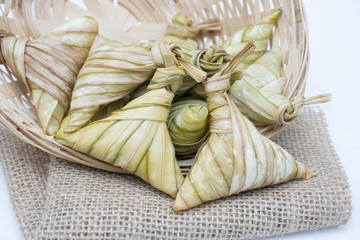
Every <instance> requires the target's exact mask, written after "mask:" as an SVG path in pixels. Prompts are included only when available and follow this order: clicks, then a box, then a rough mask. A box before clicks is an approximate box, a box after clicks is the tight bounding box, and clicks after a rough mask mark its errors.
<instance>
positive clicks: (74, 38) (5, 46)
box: [1, 17, 98, 135]
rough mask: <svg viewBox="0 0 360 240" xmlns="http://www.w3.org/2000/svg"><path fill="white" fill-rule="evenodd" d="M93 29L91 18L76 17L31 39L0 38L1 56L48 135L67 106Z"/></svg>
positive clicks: (95, 25)
mask: <svg viewBox="0 0 360 240" xmlns="http://www.w3.org/2000/svg"><path fill="white" fill-rule="evenodd" d="M97 33H98V25H97V22H96V21H95V20H94V19H93V18H90V17H79V18H74V19H71V20H69V21H68V22H66V23H64V24H63V25H61V26H59V27H57V28H55V29H54V30H53V31H51V32H49V33H48V34H45V35H44V36H42V37H40V38H38V39H35V40H28V39H24V38H17V37H14V36H10V35H8V36H7V37H2V38H1V54H2V60H3V61H4V62H5V63H6V64H7V65H8V66H9V67H10V69H11V70H12V72H13V74H14V75H15V77H17V78H18V79H21V80H22V81H23V82H24V83H25V85H26V87H27V89H28V91H29V92H30V94H31V96H32V98H33V101H34V104H35V108H36V111H37V113H38V116H39V119H40V123H41V125H42V127H43V129H44V130H45V132H46V134H48V135H55V134H56V132H57V130H58V129H59V126H60V123H61V121H62V119H63V117H64V115H65V113H66V112H67V111H68V109H69V106H70V99H71V93H72V89H73V87H74V84H75V80H76V76H77V75H78V73H79V71H80V68H81V67H82V65H83V63H84V61H85V59H86V57H87V55H88V52H89V50H90V48H91V46H92V44H93V41H94V39H95V37H96V35H97Z"/></svg>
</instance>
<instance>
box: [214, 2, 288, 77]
mask: <svg viewBox="0 0 360 240" xmlns="http://www.w3.org/2000/svg"><path fill="white" fill-rule="evenodd" d="M280 16H281V9H278V10H275V11H273V12H271V13H270V14H268V15H266V16H265V17H263V18H262V19H261V20H260V21H259V22H257V23H256V24H254V25H249V26H247V27H245V28H243V29H241V30H240V31H238V32H236V33H235V34H233V35H232V36H231V37H230V38H229V39H227V40H226V41H225V42H223V43H222V45H221V46H222V47H223V48H224V49H225V51H226V52H228V53H230V54H232V55H235V54H236V53H238V52H239V51H240V50H241V49H242V48H243V47H244V46H245V45H246V44H247V43H248V42H249V41H254V42H255V45H256V49H255V51H253V52H252V53H251V54H250V55H249V56H248V57H247V58H246V59H245V60H244V61H243V62H242V63H240V64H239V66H238V70H244V69H246V68H247V67H248V66H249V65H250V64H252V63H253V62H255V61H256V60H257V59H258V58H259V57H261V56H262V55H263V54H264V53H265V52H266V49H267V46H268V43H269V39H270V36H271V33H272V30H273V28H274V25H275V23H276V21H277V19H278V18H279V17H280Z"/></svg>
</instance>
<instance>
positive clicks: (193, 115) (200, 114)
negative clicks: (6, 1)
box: [167, 99, 209, 155]
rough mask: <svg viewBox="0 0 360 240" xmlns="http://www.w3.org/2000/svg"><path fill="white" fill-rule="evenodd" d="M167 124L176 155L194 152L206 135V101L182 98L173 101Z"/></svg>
mask: <svg viewBox="0 0 360 240" xmlns="http://www.w3.org/2000/svg"><path fill="white" fill-rule="evenodd" d="M167 125H168V128H169V133H170V136H171V139H172V141H173V144H174V147H175V151H176V154H177V155H189V154H192V153H194V152H196V151H197V150H198V149H199V147H200V146H201V145H202V144H203V142H204V141H205V140H206V137H207V135H208V126H209V125H208V109H207V104H206V102H205V101H203V100H200V99H182V100H179V101H177V102H175V103H173V104H172V106H171V110H170V114H169V118H168V123H167Z"/></svg>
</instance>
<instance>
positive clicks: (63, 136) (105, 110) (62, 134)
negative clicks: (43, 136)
mask: <svg viewBox="0 0 360 240" xmlns="http://www.w3.org/2000/svg"><path fill="white" fill-rule="evenodd" d="M129 101H130V96H125V97H123V98H121V99H119V100H117V101H115V102H112V103H109V104H108V105H106V106H103V107H102V108H101V109H100V110H99V111H98V112H97V113H96V114H95V115H94V116H93V117H92V118H91V119H90V120H89V122H88V123H87V124H86V125H88V124H90V123H91V122H95V121H98V120H101V119H104V118H107V117H108V116H110V114H111V113H112V112H113V111H116V110H119V109H121V108H123V107H124V106H125V105H126V104H127V103H128V102H129ZM69 121H70V116H69V115H68V116H66V117H65V118H64V119H63V121H62V122H61V125H60V128H59V131H58V132H57V133H56V136H55V138H56V141H57V142H58V143H61V144H63V145H65V146H68V147H73V146H74V144H75V141H76V140H77V139H78V138H79V136H80V134H81V131H79V130H77V131H74V132H66V131H64V129H65V128H66V127H67V126H68V124H69Z"/></svg>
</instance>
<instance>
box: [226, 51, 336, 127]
mask: <svg viewBox="0 0 360 240" xmlns="http://www.w3.org/2000/svg"><path fill="white" fill-rule="evenodd" d="M283 72H284V71H283V65H282V51H281V49H280V47H279V46H276V45H275V46H274V47H273V48H272V49H271V51H269V52H267V53H265V54H264V55H263V56H262V57H260V58H259V59H258V60H256V61H255V62H254V63H253V64H251V65H250V66H249V67H248V68H246V69H245V71H244V72H243V74H242V75H241V76H239V77H237V78H236V76H234V75H233V76H232V77H231V78H232V80H234V83H233V84H232V85H231V88H230V98H231V99H232V101H233V102H234V103H235V105H236V106H237V107H238V108H239V110H240V112H241V113H242V114H243V115H244V116H246V117H247V118H248V119H249V120H250V121H251V122H253V123H254V124H255V125H256V126H267V125H270V126H271V125H273V124H286V123H290V122H292V121H293V120H294V119H295V118H296V117H297V116H299V115H300V113H301V110H302V107H303V106H304V105H309V104H315V103H323V102H327V101H329V100H330V98H331V95H329V94H325V95H319V96H315V97H312V98H309V99H305V98H304V96H302V95H296V96H295V97H293V98H288V97H286V96H284V95H283V90H284V88H285V85H286V82H285V76H284V74H283Z"/></svg>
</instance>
